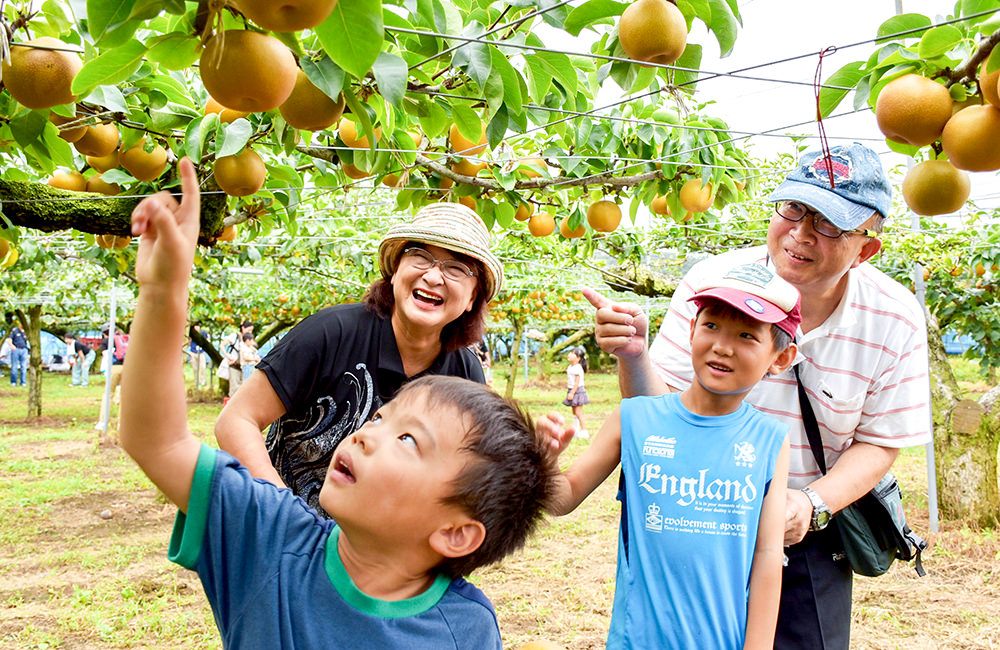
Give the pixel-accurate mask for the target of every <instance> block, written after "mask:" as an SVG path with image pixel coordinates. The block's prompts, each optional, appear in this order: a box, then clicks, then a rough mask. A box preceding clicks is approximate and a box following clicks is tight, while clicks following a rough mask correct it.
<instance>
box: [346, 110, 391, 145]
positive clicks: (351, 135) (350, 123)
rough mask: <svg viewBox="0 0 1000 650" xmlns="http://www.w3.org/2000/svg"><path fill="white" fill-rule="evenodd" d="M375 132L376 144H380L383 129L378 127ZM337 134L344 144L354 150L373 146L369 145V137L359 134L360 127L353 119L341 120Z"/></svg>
mask: <svg viewBox="0 0 1000 650" xmlns="http://www.w3.org/2000/svg"><path fill="white" fill-rule="evenodd" d="M374 131H375V142H378V141H379V140H381V139H382V127H380V126H376V127H375V129H374ZM337 134H338V135H339V136H340V139H341V140H343V141H344V144H346V145H347V146H348V147H350V148H352V149H369V148H371V145H370V144H368V136H367V135H362V134H361V133H359V132H358V125H357V124H355V122H354V120H352V119H349V118H346V117H345V118H343V119H341V120H340V126H338V127H337Z"/></svg>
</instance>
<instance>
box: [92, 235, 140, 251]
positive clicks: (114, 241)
mask: <svg viewBox="0 0 1000 650" xmlns="http://www.w3.org/2000/svg"><path fill="white" fill-rule="evenodd" d="M96 240H97V245H98V246H100V247H101V248H125V247H126V246H128V245H129V242H131V241H132V238H131V237H129V236H127V235H98V236H97V237H96Z"/></svg>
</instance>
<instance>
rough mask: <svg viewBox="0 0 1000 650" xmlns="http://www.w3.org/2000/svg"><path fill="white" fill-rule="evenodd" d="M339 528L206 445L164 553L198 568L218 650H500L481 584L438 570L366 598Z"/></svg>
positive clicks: (182, 563) (188, 565)
mask: <svg viewBox="0 0 1000 650" xmlns="http://www.w3.org/2000/svg"><path fill="white" fill-rule="evenodd" d="M339 534H340V529H339V528H337V526H336V525H335V524H334V523H333V522H332V521H330V520H328V519H324V518H322V517H319V516H318V515H317V514H316V513H315V511H313V510H312V509H311V508H309V507H308V506H307V505H306V504H305V502H304V501H302V499H300V498H298V497H296V496H295V495H293V494H292V492H291V491H290V490H279V489H277V488H276V487H275V486H274V485H272V484H271V483H268V482H266V481H261V480H258V479H255V478H253V477H252V476H251V475H250V473H249V472H248V471H247V470H246V468H245V467H243V466H242V465H240V464H239V462H238V461H237V460H236V459H235V458H233V457H232V456H230V455H229V454H227V453H226V452H224V451H218V450H215V449H211V448H209V447H207V446H203V447H202V449H201V453H200V454H199V456H198V465H197V468H196V470H195V475H194V480H193V482H192V484H191V497H190V500H189V502H188V511H187V515H185V514H183V513H178V515H177V521H176V522H175V524H174V531H173V536H172V537H171V540H170V554H169V557H170V559H171V560H172V561H174V562H176V563H178V564H180V565H181V566H183V567H185V568H188V569H192V570H194V571H197V572H198V576H199V577H200V578H201V582H202V585H204V588H205V594H206V596H207V597H208V601H209V603H210V604H211V605H212V611H213V613H214V615H215V622H216V625H217V626H218V628H219V632H220V634H221V635H222V644H223V647H224V648H241V649H242V648H255V649H257V650H263V649H266V648H281V649H283V650H292V649H296V650H310V649H313V648H316V649H317V650H318V649H323V650H329V649H330V648H379V649H380V650H381V649H392V648H399V649H401V650H402V649H405V650H442V649H449V648H454V649H455V650H458V649H463V650H466V649H467V650H484V649H487V650H489V649H494V650H501V649H502V647H503V646H502V643H501V640H500V629H499V627H498V625H497V619H496V613H495V612H494V611H493V606H492V604H491V603H490V601H489V599H488V598H487V597H486V595H485V594H483V592H482V591H480V590H479V589H478V588H476V587H474V586H473V585H471V584H469V583H468V582H466V581H465V580H462V579H460V578H459V579H455V580H450V579H448V578H446V577H444V576H439V577H438V578H437V580H435V582H434V583H433V584H432V585H431V586H430V587H429V588H428V589H427V591H425V592H424V593H422V594H420V595H418V596H415V597H413V598H409V599H407V600H402V601H385V600H379V599H377V598H372V597H370V596H367V595H365V594H364V593H363V592H361V591H360V590H359V589H358V588H357V587H356V586H355V585H354V583H353V582H352V580H351V578H350V576H349V575H348V574H347V572H346V570H345V569H344V566H343V564H342V563H341V561H340V556H339V554H338V553H337V538H338V537H339Z"/></svg>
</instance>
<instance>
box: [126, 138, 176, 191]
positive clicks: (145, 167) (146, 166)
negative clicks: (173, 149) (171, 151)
mask: <svg viewBox="0 0 1000 650" xmlns="http://www.w3.org/2000/svg"><path fill="white" fill-rule="evenodd" d="M145 140H146V138H145V137H143V138H142V139H141V140H139V141H138V142H137V143H135V144H134V145H133V146H132V147H131V148H130V149H128V150H127V151H122V150H120V149H119V151H118V161H119V163H120V164H121V166H122V167H124V168H125V171H127V172H128V173H130V174H132V175H133V176H135V178H136V180H139V181H143V182H149V181H152V180H155V179H157V178H159V177H160V174H162V173H163V170H165V169H166V168H167V150H166V149H164V148H163V147H161V146H160V145H158V144H157V145H156V146H154V147H153V150H152V151H146V149H145V145H144V143H145Z"/></svg>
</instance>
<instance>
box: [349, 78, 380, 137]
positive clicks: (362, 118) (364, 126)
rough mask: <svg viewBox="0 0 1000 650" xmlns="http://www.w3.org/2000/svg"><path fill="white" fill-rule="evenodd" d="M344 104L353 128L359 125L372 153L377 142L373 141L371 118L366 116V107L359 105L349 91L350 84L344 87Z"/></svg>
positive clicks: (373, 130) (373, 133)
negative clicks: (349, 114)
mask: <svg viewBox="0 0 1000 650" xmlns="http://www.w3.org/2000/svg"><path fill="white" fill-rule="evenodd" d="M342 92H343V93H344V102H345V103H346V104H347V107H348V108H350V109H351V113H352V115H351V119H352V120H353V121H354V124H355V127H356V126H357V124H358V122H360V123H361V129H360V130H361V132H362V133H364V134H365V135H366V136H367V137H368V142H369V143H370V149H371V150H372V151H374V150H375V148H376V147H377V146H378V142H377V141H376V140H375V127H373V126H372V118H371V116H370V115H369V114H368V107H367V106H365V105H364V104H362V103H361V101H360V100H358V98H357V97H356V96H355V95H354V93H353V92H352V91H351V86H350V84H348V85H346V86H344V90H343V91H342Z"/></svg>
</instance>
